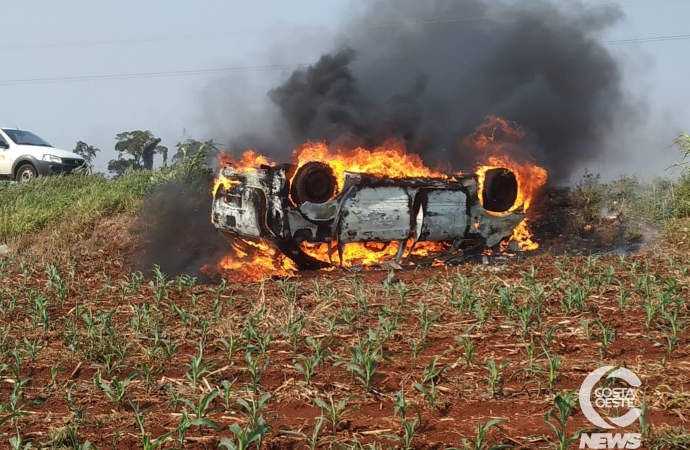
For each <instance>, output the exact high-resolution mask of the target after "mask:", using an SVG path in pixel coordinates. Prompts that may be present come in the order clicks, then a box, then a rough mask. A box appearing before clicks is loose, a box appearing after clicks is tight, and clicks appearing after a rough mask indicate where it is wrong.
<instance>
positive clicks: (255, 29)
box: [0, 0, 690, 177]
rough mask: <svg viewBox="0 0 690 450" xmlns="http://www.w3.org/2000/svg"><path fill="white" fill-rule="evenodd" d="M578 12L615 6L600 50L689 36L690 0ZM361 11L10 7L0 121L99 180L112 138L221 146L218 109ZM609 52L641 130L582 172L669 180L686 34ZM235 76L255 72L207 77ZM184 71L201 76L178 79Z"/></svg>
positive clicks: (687, 120) (296, 60)
mask: <svg viewBox="0 0 690 450" xmlns="http://www.w3.org/2000/svg"><path fill="white" fill-rule="evenodd" d="M457 1H462V0H457ZM584 3H586V4H591V5H602V4H610V3H617V4H620V5H621V7H622V10H623V12H624V14H625V18H624V19H623V20H622V21H620V22H619V23H618V24H617V25H616V26H615V27H614V28H612V29H611V30H610V31H609V32H608V33H607V36H606V38H605V39H606V40H607V41H609V40H610V41H618V40H627V39H638V38H653V37H663V36H679V35H690V29H689V26H688V21H687V17H690V0H675V1H674V0H620V1H618V2H611V1H607V0H590V1H585V2H584ZM114 5H116V6H114ZM361 7H362V2H361V1H359V2H356V1H355V0H329V1H328V2H324V1H317V0H291V1H290V2H284V1H278V0H255V1H252V2H249V1H237V0H223V1H221V0H197V1H196V2H193V3H192V2H187V1H181V0H147V1H145V2H141V1H134V0H120V1H118V2H116V3H107V2H91V1H89V2H87V1H83V0H64V1H61V2H47V1H45V0H41V1H37V0H23V1H21V2H5V4H3V5H2V16H3V26H2V31H3V32H2V39H1V40H0V60H1V61H2V70H0V125H2V126H16V127H19V128H22V129H28V130H31V131H33V132H34V133H36V134H38V135H39V136H41V137H43V138H44V139H46V140H47V141H48V142H50V143H51V144H52V145H54V146H56V147H59V148H63V149H67V150H71V149H73V148H74V147H75V144H76V142H77V141H79V140H82V141H85V142H87V143H89V144H91V145H94V146H96V147H98V148H100V149H101V153H100V154H99V156H98V158H97V160H96V164H95V169H96V170H97V171H102V172H105V171H106V170H107V169H106V167H107V162H108V160H110V159H112V158H115V157H116V152H115V151H114V145H115V135H116V134H118V133H120V132H124V131H131V130H140V129H141V130H150V131H152V132H153V133H154V134H155V135H156V136H159V137H161V138H162V139H163V142H162V144H163V145H166V146H167V147H169V148H170V149H173V148H174V146H175V144H177V143H178V142H180V141H181V140H183V139H184V138H185V136H186V137H194V138H196V139H199V140H206V139H211V138H216V139H220V140H222V139H223V138H226V137H227V136H223V133H222V129H223V127H224V124H225V121H226V120H227V121H228V129H236V128H237V124H234V125H235V126H231V125H230V123H229V121H239V122H240V123H241V121H242V117H241V116H239V117H227V118H226V117H225V113H224V110H223V108H219V107H218V104H223V103H225V102H233V101H234V100H236V101H238V102H239V101H240V99H241V100H242V102H243V103H242V104H247V100H248V99H249V102H248V103H249V104H251V103H252V102H251V99H253V98H254V97H256V102H257V104H258V103H259V102H260V101H263V100H264V97H265V95H266V91H267V90H268V89H269V88H270V87H272V86H275V85H277V84H278V83H280V82H281V81H282V80H284V79H286V78H287V77H288V76H289V74H290V72H291V71H292V69H291V68H290V67H291V66H294V65H297V64H309V63H312V62H314V61H316V60H317V59H318V57H319V56H320V55H321V54H322V53H325V52H328V51H330V50H331V48H332V46H333V43H334V42H335V39H336V37H337V36H336V33H337V31H338V30H339V29H340V28H341V27H342V25H343V24H344V23H346V20H347V18H349V17H351V16H352V13H353V11H356V10H357V9H358V8H361ZM607 48H609V49H610V50H611V51H612V52H613V54H614V55H615V56H616V57H617V58H618V59H619V60H620V61H621V64H622V67H623V69H624V73H625V76H626V86H627V88H628V89H630V90H631V92H639V93H644V94H645V95H644V97H645V98H646V100H647V102H648V108H649V110H650V112H651V114H650V120H649V124H648V130H647V129H645V131H644V133H641V134H642V138H640V137H639V135H640V133H637V134H635V133H632V131H633V130H631V136H633V135H635V136H636V137H635V138H634V139H632V138H631V139H630V142H627V141H625V142H619V143H618V145H624V146H634V147H635V151H634V152H632V153H631V155H634V157H633V156H631V157H630V158H618V157H617V158H614V159H612V160H602V161H600V167H593V168H586V167H583V168H581V170H584V169H588V170H589V171H590V172H594V173H596V172H597V171H598V169H602V170H605V171H606V172H607V173H609V174H612V173H615V174H623V173H625V174H630V175H640V176H643V177H650V176H653V175H665V174H668V173H669V172H668V171H667V170H666V169H667V168H668V166H669V165H671V164H672V163H673V161H675V160H678V159H679V158H678V153H677V151H675V150H673V149H672V148H671V146H670V144H671V141H672V140H673V138H674V137H675V136H676V135H677V134H678V132H680V131H681V130H690V107H688V103H689V100H690V83H689V82H688V79H690V77H689V76H688V73H690V59H688V58H687V54H688V53H689V52H690V39H673V40H662V41H645V42H629V43H618V44H612V45H607ZM266 66H271V67H270V68H267V67H266ZM279 66H288V67H287V68H285V67H283V68H281V67H279ZM229 68H249V69H244V70H242V71H235V72H225V73H212V72H210V71H213V70H217V69H229ZM252 68H253V69H252ZM185 71H196V73H191V74H189V73H188V74H180V72H185ZM161 72H164V73H165V74H161ZM171 73H177V74H176V75H173V74H171ZM131 74H139V75H138V76H136V77H133V76H129V75H131ZM142 74H148V75H142ZM156 74H158V75H156ZM122 75H126V76H122ZM233 86H235V89H234V90H233ZM617 139H619V140H620V138H617Z"/></svg>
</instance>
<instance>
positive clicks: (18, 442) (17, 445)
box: [9, 430, 36, 450]
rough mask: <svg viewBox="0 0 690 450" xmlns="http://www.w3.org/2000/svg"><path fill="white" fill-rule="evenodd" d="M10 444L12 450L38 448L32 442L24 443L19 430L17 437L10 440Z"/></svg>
mask: <svg viewBox="0 0 690 450" xmlns="http://www.w3.org/2000/svg"><path fill="white" fill-rule="evenodd" d="M9 443H10V447H11V448H12V450H30V449H34V448H36V447H34V445H33V444H32V443H31V442H24V438H22V435H21V433H19V430H17V435H16V436H12V437H11V438H10V439H9Z"/></svg>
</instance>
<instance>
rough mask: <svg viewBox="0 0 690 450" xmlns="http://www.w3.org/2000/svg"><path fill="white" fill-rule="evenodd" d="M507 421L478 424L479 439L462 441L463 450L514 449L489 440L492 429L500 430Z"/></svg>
mask: <svg viewBox="0 0 690 450" xmlns="http://www.w3.org/2000/svg"><path fill="white" fill-rule="evenodd" d="M505 421H506V420H505V419H493V420H489V421H488V422H486V423H482V422H479V423H478V424H477V438H476V439H471V438H464V439H463V440H462V446H463V450H470V449H471V450H501V449H505V448H513V446H512V445H507V444H495V443H494V442H492V441H490V440H489V438H488V434H489V430H491V429H492V428H498V429H499V430H500V429H501V426H500V424H501V423H503V422H505ZM449 450H450V449H449Z"/></svg>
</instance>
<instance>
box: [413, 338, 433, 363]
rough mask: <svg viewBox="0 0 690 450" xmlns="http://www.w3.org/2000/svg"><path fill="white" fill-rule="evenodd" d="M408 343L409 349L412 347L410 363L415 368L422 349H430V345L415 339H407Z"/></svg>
mask: <svg viewBox="0 0 690 450" xmlns="http://www.w3.org/2000/svg"><path fill="white" fill-rule="evenodd" d="M408 342H409V343H410V347H412V362H413V363H414V365H415V366H416V365H417V359H418V358H419V354H420V353H422V351H424V349H426V348H429V347H431V344H430V343H428V342H426V341H425V339H415V338H409V339H408Z"/></svg>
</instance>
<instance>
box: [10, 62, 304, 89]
mask: <svg viewBox="0 0 690 450" xmlns="http://www.w3.org/2000/svg"><path fill="white" fill-rule="evenodd" d="M309 65H311V64H280V65H272V66H248V67H228V68H224V69H198V70H173V71H169V72H141V73H121V74H110V75H85V76H76V77H53V78H24V79H16V80H0V86H6V85H13V84H41V83H62V82H73V81H99V80H119V79H128V78H161V77H171V76H184V75H208V74H217V73H238V72H251V71H270V70H284V69H298V68H300V67H306V66H309Z"/></svg>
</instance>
